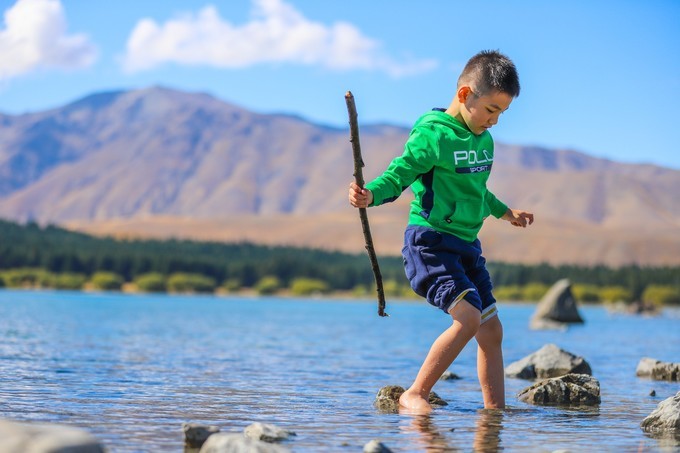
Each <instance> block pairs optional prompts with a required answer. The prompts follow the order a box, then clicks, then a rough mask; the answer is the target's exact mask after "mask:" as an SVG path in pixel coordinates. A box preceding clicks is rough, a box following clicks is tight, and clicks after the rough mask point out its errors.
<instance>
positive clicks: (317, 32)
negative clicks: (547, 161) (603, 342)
mask: <svg viewBox="0 0 680 453" xmlns="http://www.w3.org/2000/svg"><path fill="white" fill-rule="evenodd" d="M0 11H1V12H2V13H3V20H2V23H0V112H3V113H7V114H19V113H24V112H29V111H37V110H44V109H48V108H52V107H56V106H59V105H62V104H65V103H67V102H70V101H73V100H75V99H78V98H80V97H82V96H84V95H87V94H90V93H93V92H98V91H107V90H117V89H133V88H143V87H147V86H151V85H163V86H168V87H171V88H177V89H181V90H188V91H201V92H208V93H211V94H213V95H215V96H217V97H218V98H220V99H223V100H225V101H228V102H232V103H235V104H238V105H240V106H243V107H245V108H248V109H250V110H254V111H257V112H263V113H272V112H277V113H279V112H286V113H293V114H296V115H300V116H302V117H304V118H306V119H308V120H310V121H313V122H316V123H322V124H328V125H334V126H341V127H344V126H346V125H347V112H346V108H345V103H344V93H345V92H346V91H347V90H351V91H352V92H353V93H354V95H355V98H356V103H357V108H358V112H359V121H360V124H365V123H375V122H385V123H391V124H398V125H403V126H410V125H411V124H412V123H413V122H414V121H415V120H416V119H417V117H418V116H419V115H421V114H422V113H423V112H425V111H426V110H429V109H430V108H432V107H445V106H447V105H448V103H449V102H450V100H451V98H452V97H453V94H454V92H455V82H456V78H457V76H458V72H459V71H460V69H461V68H462V66H463V65H464V64H465V62H466V61H467V59H468V58H469V57H470V56H471V55H473V54H474V53H476V52H477V51H479V50H481V49H499V50H501V51H502V52H504V53H506V54H507V55H508V56H510V57H511V58H512V59H513V60H514V61H515V64H516V65H517V67H518V70H519V73H520V80H521V83H522V93H521V95H520V96H519V98H517V99H516V100H515V102H514V103H513V104H512V106H511V108H510V110H509V111H508V112H506V113H505V114H504V115H503V117H502V118H501V121H500V122H499V124H498V125H497V126H496V127H494V129H492V134H493V136H494V138H495V139H496V140H497V141H500V142H504V143H510V144H520V145H538V146H545V147H549V148H560V149H574V150H578V151H582V152H585V153H588V154H590V155H593V156H597V157H604V158H608V159H612V160H617V161H623V162H648V163H654V164H658V165H663V166H667V167H672V168H676V169H680V138H678V137H676V136H675V134H674V131H675V128H676V127H678V126H676V124H675V123H676V122H677V118H678V111H679V110H678V109H679V108H680V27H679V26H678V24H680V2H679V1H677V0H650V1H646V2H641V1H639V0H616V1H613V0H612V1H607V0H599V1H592V0H571V1H564V2H546V1H538V0H537V1H515V2H510V1H507V0H489V1H485V2H483V3H481V2H470V1H467V2H461V1H455V0H448V1H447V0H432V1H427V0H426V1H423V2H415V1H413V0H392V1H387V0H373V1H366V0H344V1H342V2H327V1H318V0H222V1H219V0H212V1H211V0H205V1H203V0H144V1H139V0H117V1H115V2H100V1H83V0H19V1H8V0H0ZM364 152H370V150H365V151H364Z"/></svg>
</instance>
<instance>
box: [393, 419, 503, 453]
mask: <svg viewBox="0 0 680 453" xmlns="http://www.w3.org/2000/svg"><path fill="white" fill-rule="evenodd" d="M402 416H406V417H410V419H411V422H410V424H406V425H403V426H402V430H403V432H405V433H415V434H417V435H416V436H415V437H413V445H411V446H410V447H412V449H413V451H423V452H428V453H431V452H456V451H469V449H470V448H469V445H466V444H465V442H462V441H460V440H458V441H457V440H456V428H455V427H452V428H448V429H444V428H442V427H440V426H438V425H437V421H436V420H435V418H434V416H433V415H432V414H427V415H411V416H408V415H403V414H402ZM502 429H503V410H500V409H480V410H479V411H478V413H477V414H476V420H475V428H474V440H473V442H472V450H473V451H476V452H495V451H499V450H501V431H502Z"/></svg>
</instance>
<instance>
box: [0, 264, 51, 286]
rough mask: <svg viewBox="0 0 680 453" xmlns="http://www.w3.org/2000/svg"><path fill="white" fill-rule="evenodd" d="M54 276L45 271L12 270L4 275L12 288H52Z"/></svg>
mask: <svg viewBox="0 0 680 453" xmlns="http://www.w3.org/2000/svg"><path fill="white" fill-rule="evenodd" d="M53 278H54V277H53V275H52V274H50V273H49V272H47V271H46V270H43V269H36V268H20V269H12V270H9V271H7V272H5V273H4V274H3V280H4V282H5V283H6V284H7V286H8V287H10V288H44V287H50V286H52V280H53Z"/></svg>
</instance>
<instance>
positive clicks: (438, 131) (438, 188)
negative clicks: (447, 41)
mask: <svg viewBox="0 0 680 453" xmlns="http://www.w3.org/2000/svg"><path fill="white" fill-rule="evenodd" d="M492 164H493V139H492V138H491V134H489V132H488V131H484V132H483V133H482V134H481V135H475V134H473V133H472V132H470V130H469V129H468V128H467V127H466V126H465V125H464V124H463V123H461V122H460V121H458V120H456V119H455V118H454V117H452V116H451V115H449V114H447V113H445V112H443V111H441V110H433V111H431V112H428V113H426V114H425V115H423V116H422V117H420V118H419V119H418V121H416V124H415V125H414V126H413V130H412V131H411V134H410V136H409V139H408V141H407V142H406V145H405V146H404V153H403V154H402V155H401V156H399V157H397V158H395V159H394V160H393V161H392V163H391V164H390V165H389V167H388V168H387V170H385V172H384V173H383V174H382V175H380V176H379V177H377V178H376V179H374V180H373V181H371V182H369V183H368V184H366V188H367V189H369V190H370V191H371V192H373V203H372V204H371V206H379V205H381V204H384V203H388V202H391V201H394V200H396V199H397V198H398V197H399V195H401V193H402V192H403V191H404V190H405V189H406V188H407V187H409V186H411V188H412V189H413V193H414V195H415V199H414V200H413V201H412V202H411V211H410V214H409V225H420V226H425V227H430V228H433V229H435V230H437V231H439V232H441V233H448V234H452V235H454V236H457V237H459V238H460V239H462V240H464V241H467V242H473V241H474V240H475V239H477V233H479V230H480V229H481V228H482V223H483V222H484V219H485V218H486V217H487V216H489V214H491V215H493V216H494V217H497V218H500V217H502V216H503V215H504V214H505V212H506V211H507V209H508V207H507V206H506V205H505V204H504V203H503V202H501V201H500V200H498V199H497V198H496V197H495V195H494V194H492V193H491V192H490V191H489V190H488V189H487V188H486V181H487V179H489V174H490V172H491V166H492Z"/></svg>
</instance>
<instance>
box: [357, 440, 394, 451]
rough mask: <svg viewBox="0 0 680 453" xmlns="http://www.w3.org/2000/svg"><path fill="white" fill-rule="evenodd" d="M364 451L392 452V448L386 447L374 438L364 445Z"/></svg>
mask: <svg viewBox="0 0 680 453" xmlns="http://www.w3.org/2000/svg"><path fill="white" fill-rule="evenodd" d="M364 453H392V450H390V449H389V448H387V447H386V446H385V444H383V443H382V442H380V441H378V440H375V439H374V440H372V441H370V442H369V443H367V444H366V445H364Z"/></svg>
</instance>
